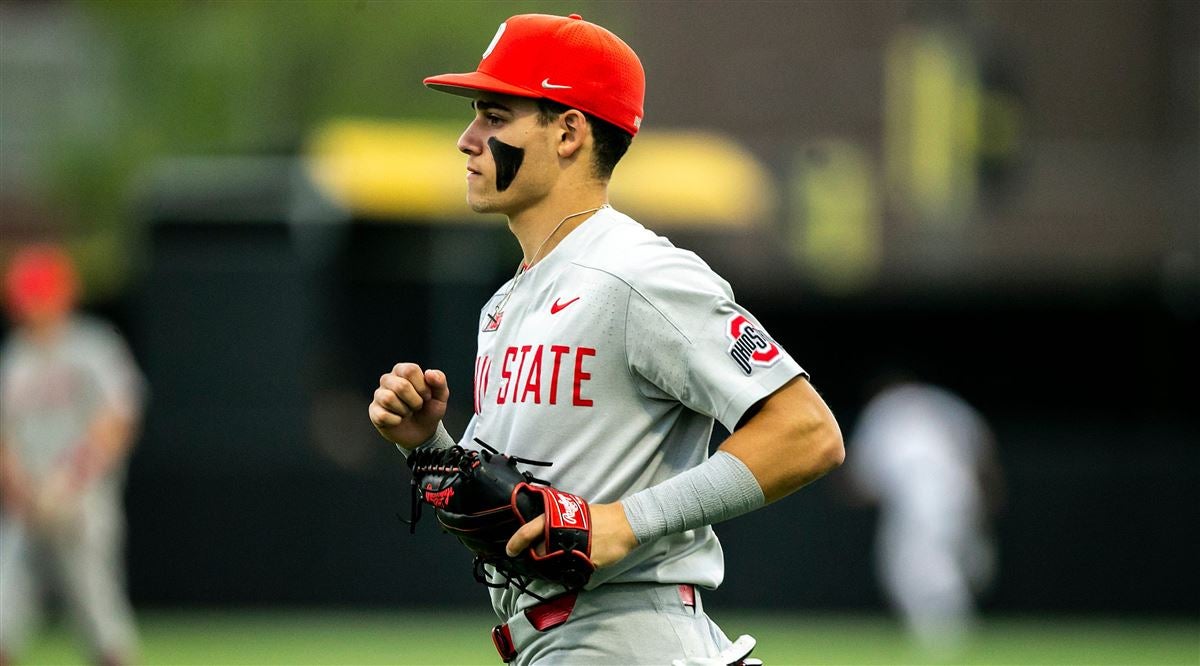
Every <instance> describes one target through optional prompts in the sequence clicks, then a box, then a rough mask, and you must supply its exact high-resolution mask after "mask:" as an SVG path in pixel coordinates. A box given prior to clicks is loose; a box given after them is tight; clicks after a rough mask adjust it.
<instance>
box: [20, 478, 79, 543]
mask: <svg viewBox="0 0 1200 666" xmlns="http://www.w3.org/2000/svg"><path fill="white" fill-rule="evenodd" d="M80 499H81V498H80V497H79V494H78V493H77V492H76V491H75V489H74V487H73V484H72V482H71V477H70V473H69V472H66V471H62V470H60V471H58V472H57V473H54V474H51V475H50V477H49V478H48V479H47V480H46V481H45V482H43V483H42V485H41V486H40V487H39V488H38V489H37V492H36V493H35V494H34V496H33V501H32V502H31V511H30V514H31V515H30V518H31V524H32V525H33V526H34V528H35V529H36V530H37V531H39V532H41V533H42V534H44V535H46V536H53V537H58V538H64V537H69V536H70V535H72V534H74V533H75V531H76V529H75V528H76V526H77V525H78V521H79V519H80V515H81V513H80V512H81V510H82V504H81V502H80Z"/></svg>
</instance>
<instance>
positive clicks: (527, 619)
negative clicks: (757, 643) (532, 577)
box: [492, 584, 696, 664]
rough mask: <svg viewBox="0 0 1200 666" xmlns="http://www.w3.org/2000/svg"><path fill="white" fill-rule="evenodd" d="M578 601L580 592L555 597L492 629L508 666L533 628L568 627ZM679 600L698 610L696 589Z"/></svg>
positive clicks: (687, 589) (688, 588) (682, 589)
mask: <svg viewBox="0 0 1200 666" xmlns="http://www.w3.org/2000/svg"><path fill="white" fill-rule="evenodd" d="M578 598H579V593H578V592H569V593H567V594H562V595H559V596H557V597H552V598H550V599H547V600H546V601H543V602H542V603H539V604H536V605H533V606H530V607H529V608H526V609H525V610H524V611H522V612H520V613H518V614H517V615H515V616H513V617H512V618H509V620H508V622H505V623H504V624H498V625H496V626H494V627H492V644H493V645H495V646H496V652H499V653H500V658H501V659H503V660H504V663H506V664H507V663H509V662H511V661H512V660H514V659H516V658H517V653H518V649H517V642H518V641H519V642H520V643H521V644H522V645H523V644H525V643H526V642H527V640H528V639H529V638H530V637H531V635H530V634H529V628H532V629H533V630H534V631H538V632H542V631H549V630H551V629H553V628H555V627H557V626H560V625H562V624H564V623H566V621H567V620H568V619H569V618H570V617H571V611H573V610H574V609H575V601H576V600H577V599H578ZM679 600H680V602H682V603H683V605H684V606H688V607H690V608H692V609H695V608H696V588H695V587H694V586H692V585H687V584H685V585H680V586H679ZM514 629H515V630H516V632H517V634H518V641H514V640H513V631H514Z"/></svg>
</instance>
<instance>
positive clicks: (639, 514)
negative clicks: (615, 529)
mask: <svg viewBox="0 0 1200 666" xmlns="http://www.w3.org/2000/svg"><path fill="white" fill-rule="evenodd" d="M766 501H767V500H766V497H765V496H763V491H762V488H761V487H760V486H759V485H758V480H757V479H755V478H754V474H753V473H752V472H751V471H750V469H749V468H748V467H746V464H745V463H743V462H742V461H741V460H738V459H737V456H734V455H732V454H730V453H727V452H725V451H717V452H716V454H714V455H713V457H711V458H709V459H708V460H706V461H704V462H703V463H701V464H700V465H697V466H696V467H693V468H692V469H689V470H688V471H686V472H684V473H682V474H680V475H678V476H676V477H673V478H671V479H668V480H666V481H664V482H662V483H660V484H658V485H656V486H652V487H650V488H646V489H645V490H640V491H638V492H636V493H634V494H632V495H630V496H629V497H626V498H625V499H623V500H621V506H622V507H624V509H625V517H626V518H627V519H629V525H630V527H632V528H633V534H634V536H636V537H637V540H638V543H639V544H641V543H646V542H647V541H650V540H652V539H657V538H659V537H664V536H667V535H668V534H679V533H680V532H685V531H687V530H693V529H696V528H697V527H702V526H704V525H712V524H713V523H718V522H720V521H722V520H728V519H730V518H734V517H737V516H740V515H742V514H744V513H749V512H750V511H753V510H755V509H757V508H759V507H761V506H763V505H764V504H766Z"/></svg>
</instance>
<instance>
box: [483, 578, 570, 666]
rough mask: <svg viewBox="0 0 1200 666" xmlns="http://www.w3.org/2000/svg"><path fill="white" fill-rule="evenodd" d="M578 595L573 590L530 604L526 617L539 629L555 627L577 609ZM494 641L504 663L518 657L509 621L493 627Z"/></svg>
mask: <svg viewBox="0 0 1200 666" xmlns="http://www.w3.org/2000/svg"><path fill="white" fill-rule="evenodd" d="M578 597H579V593H578V592H571V593H570V594H564V595H562V596H558V597H554V598H553V599H550V600H548V601H543V602H542V603H540V604H538V605H536V606H530V607H529V608H526V609H525V619H526V620H529V624H530V625H531V626H532V627H533V628H534V629H537V630H538V631H547V630H549V629H553V628H555V627H557V626H558V625H560V624H562V623H564V622H566V621H567V619H568V618H570V617H571V611H572V610H574V609H575V600H576V599H577V598H578ZM492 643H493V644H494V645H495V646H496V652H499V653H500V658H501V659H503V660H504V663H506V664H507V663H509V662H510V661H512V660H513V659H516V658H517V647H516V646H515V645H513V640H512V632H510V631H509V629H508V623H507V622H506V623H504V624H498V625H496V626H494V627H492Z"/></svg>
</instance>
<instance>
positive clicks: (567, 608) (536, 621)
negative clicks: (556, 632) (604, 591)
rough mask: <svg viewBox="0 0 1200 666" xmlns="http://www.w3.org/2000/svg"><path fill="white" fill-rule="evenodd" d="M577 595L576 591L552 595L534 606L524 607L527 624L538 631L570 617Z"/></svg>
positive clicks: (550, 627) (556, 624) (551, 627)
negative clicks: (551, 597)
mask: <svg viewBox="0 0 1200 666" xmlns="http://www.w3.org/2000/svg"><path fill="white" fill-rule="evenodd" d="M578 596H579V594H578V593H577V592H572V593H570V594H564V595H562V596H561V597H554V598H553V599H550V600H549V601H544V602H542V603H540V604H538V605H536V606H530V607H529V608H527V609H525V619H527V620H529V624H532V625H533V628H534V629H537V630H538V631H546V630H547V629H553V628H555V627H557V626H558V625H560V624H562V623H563V622H566V621H567V618H569V617H571V611H572V610H573V609H574V608H575V599H576V598H578Z"/></svg>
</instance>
